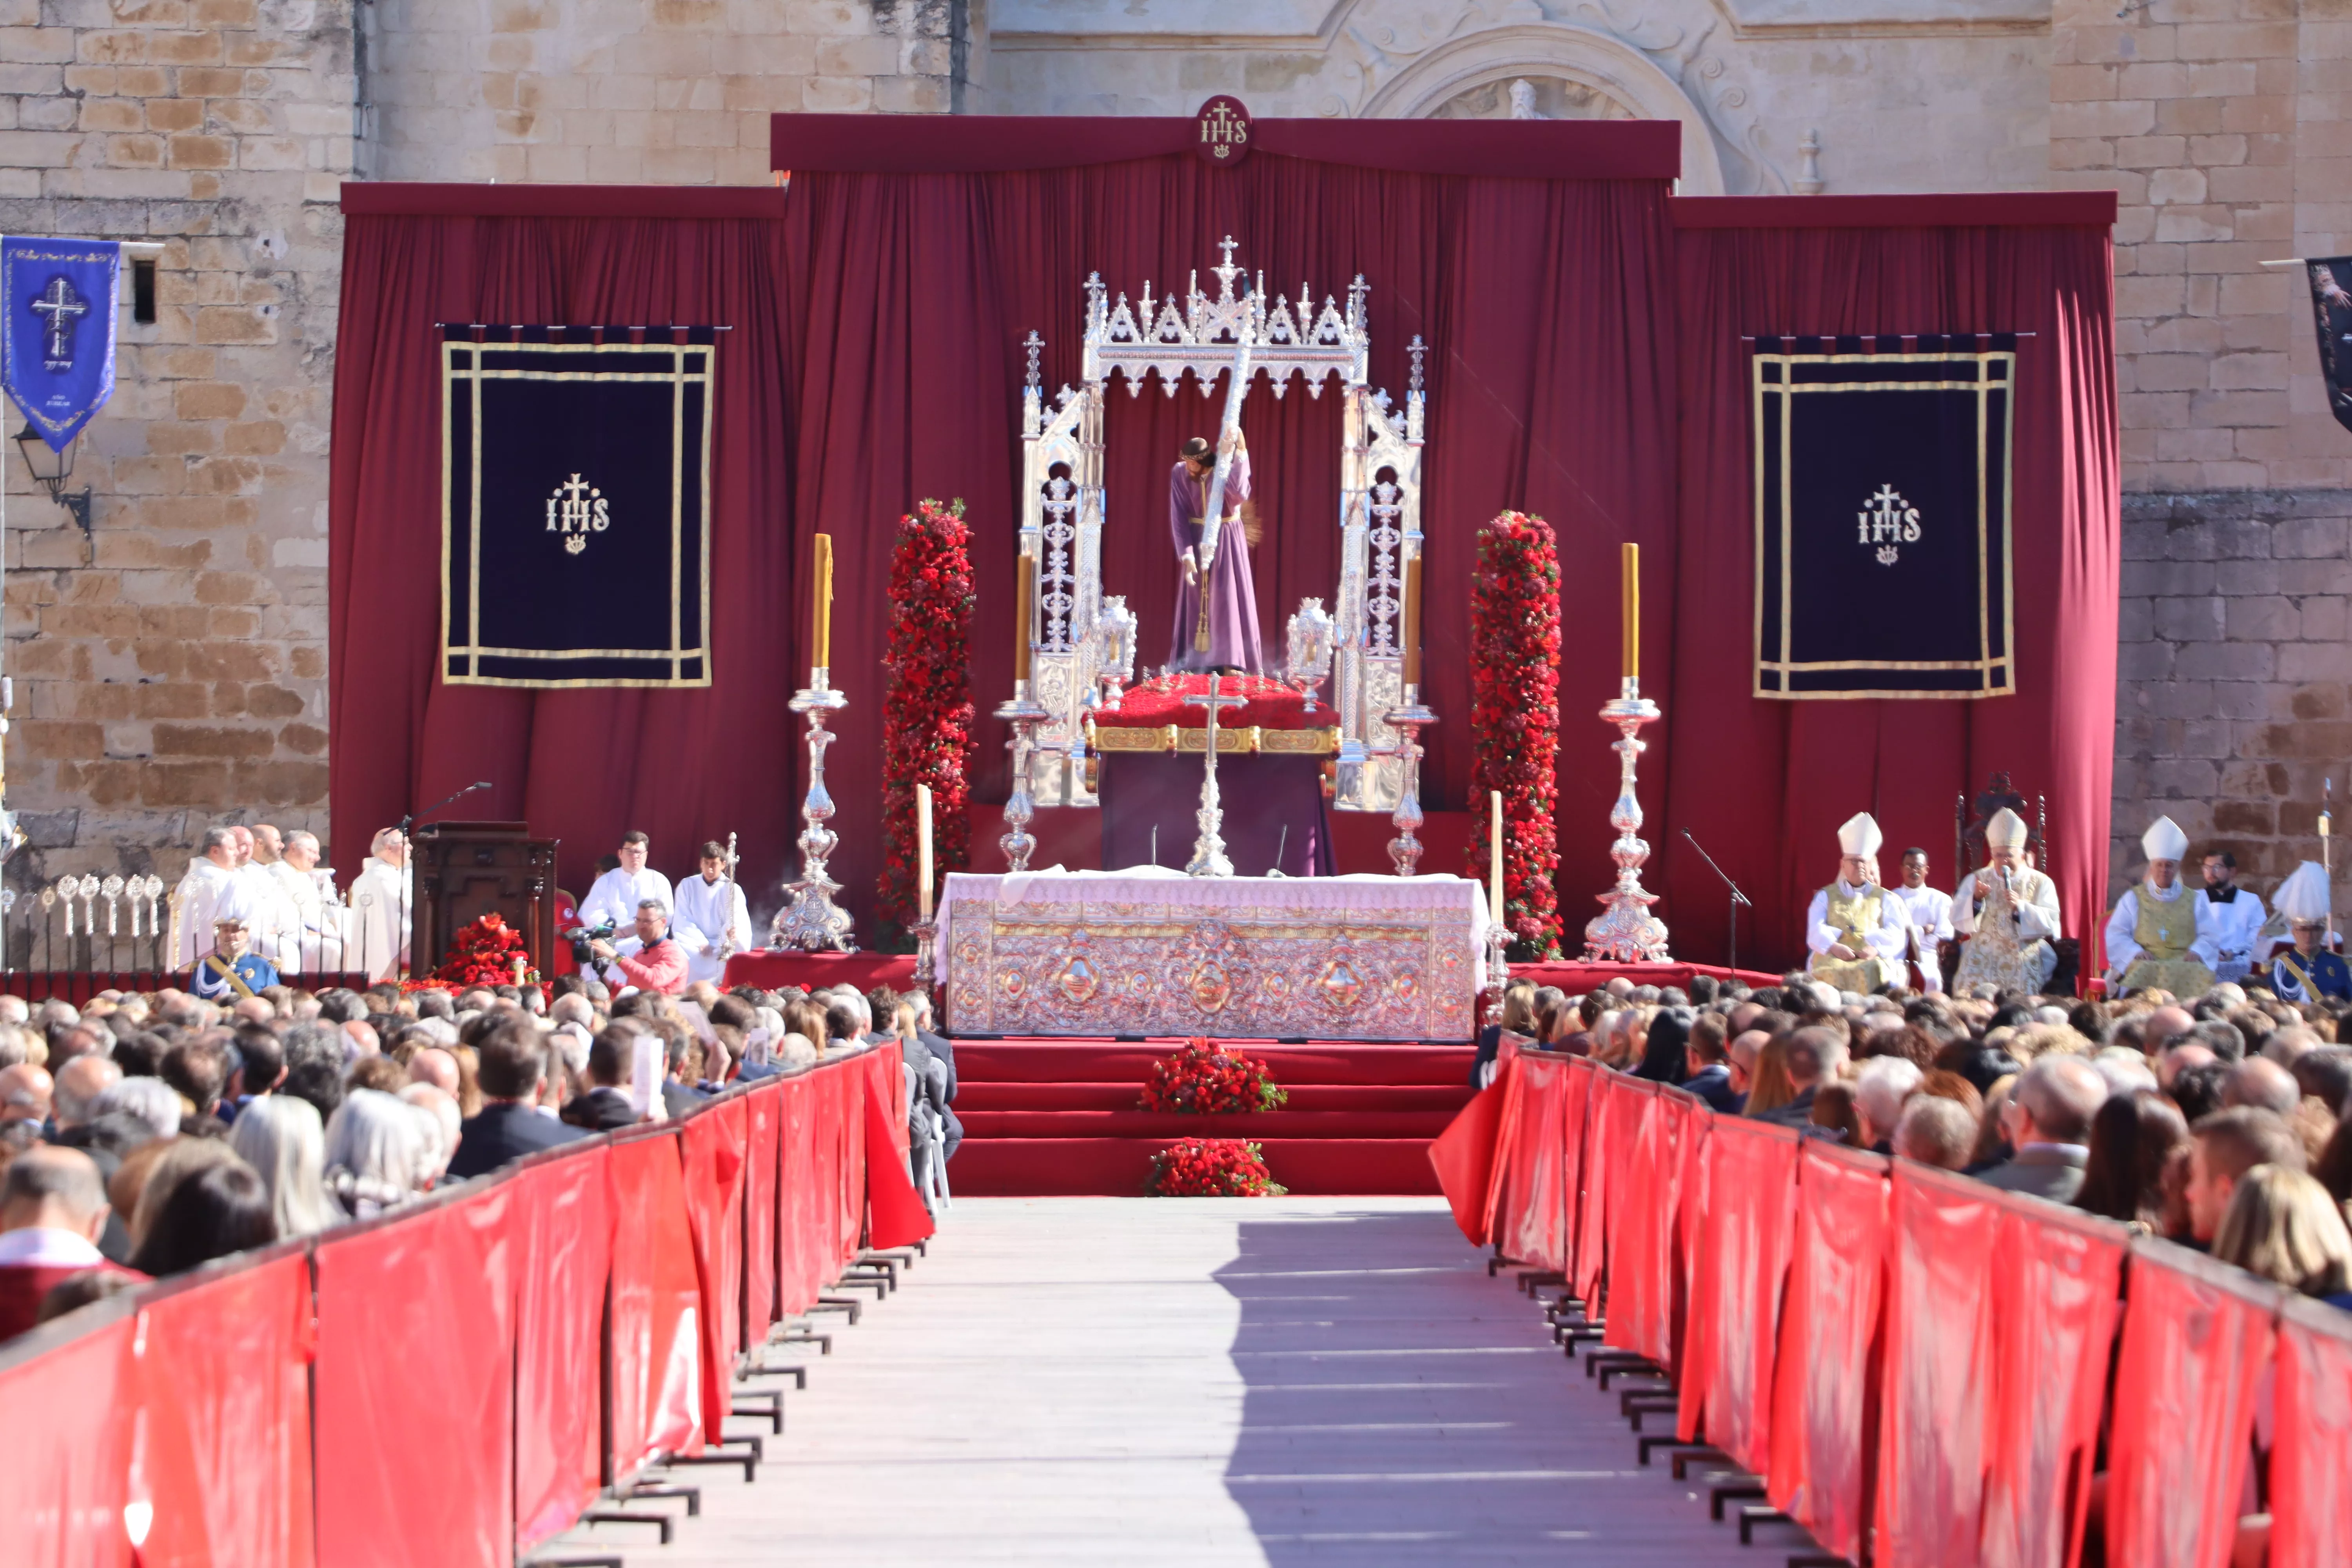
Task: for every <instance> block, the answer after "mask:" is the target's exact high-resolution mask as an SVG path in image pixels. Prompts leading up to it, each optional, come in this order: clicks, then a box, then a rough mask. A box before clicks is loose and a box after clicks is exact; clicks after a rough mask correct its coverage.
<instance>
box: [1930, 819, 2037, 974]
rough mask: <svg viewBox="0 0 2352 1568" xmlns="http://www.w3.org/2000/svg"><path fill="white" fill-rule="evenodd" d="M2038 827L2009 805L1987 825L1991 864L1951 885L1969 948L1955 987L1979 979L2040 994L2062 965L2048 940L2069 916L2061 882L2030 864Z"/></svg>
mask: <svg viewBox="0 0 2352 1568" xmlns="http://www.w3.org/2000/svg"><path fill="white" fill-rule="evenodd" d="M2031 836H2032V830H2031V829H2030V828H2028V827H2027V826H2025V818H2023V817H2021V816H2018V815H2017V813H2015V812H2013V811H2011V810H2010V809H2009V807H2007V806H2002V807H2001V808H2000V810H1999V811H1996V812H1994V813H1993V814H1992V820H1990V822H1987V823H1986V824H1985V858H1986V862H1987V863H1986V864H1985V865H1984V866H1983V867H1982V868H1980V869H1978V870H1974V871H1971V872H1969V874H1968V875H1967V876H1965V877H1963V878H1961V879H1960V885H1959V886H1958V887H1957V888H1954V889H1952V931H1953V932H1954V934H1955V935H1958V936H1959V937H1961V938H1963V939H1964V940H1965V941H1966V942H1967V945H1966V946H1964V947H1963V948H1961V950H1960V966H1959V968H1958V970H1957V971H1955V972H1954V973H1953V975H1952V988H1953V989H1954V990H1956V991H1961V992H1965V991H1966V990H1967V988H1968V987H1969V986H1971V985H1976V984H1988V985H1990V986H1992V987H1993V988H1994V989H1995V990H1997V991H2021V992H2029V993H2031V992H2038V991H2040V990H2041V989H2042V987H2043V986H2044V985H2047V984H2050V976H2051V973H2052V972H2053V971H2054V970H2056V969H2057V967H2058V950H2057V949H2056V948H2054V947H2053V946H2051V945H2050V943H2051V942H2052V941H2053V940H2054V939H2055V938H2056V937H2057V935H2058V931H2059V924H2060V921H2062V919H2063V916H2062V915H2061V914H2060V912H2059V909H2058V884H2057V883H2056V882H2053V881H2052V880H2051V879H2050V877H2049V875H2048V873H2046V872H2042V871H2037V870H2035V869H2034V868H2032V867H2031V866H2029V865H2027V864H2026V863H2025V843H2026V840H2027V839H2028V838H2029V837H2031Z"/></svg>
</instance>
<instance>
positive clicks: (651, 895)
mask: <svg viewBox="0 0 2352 1568" xmlns="http://www.w3.org/2000/svg"><path fill="white" fill-rule="evenodd" d="M652 853H653V840H651V839H650V838H648V837H646V836H645V835H644V834H642V833H638V832H635V830H632V831H630V832H627V833H624V834H622V835H621V847H620V851H619V858H620V862H621V863H620V864H619V865H618V866H616V867H614V868H613V869H612V870H610V871H607V872H605V873H604V875H603V876H601V877H599V878H597V879H596V883H595V886H593V887H592V888H590V889H588V896H587V897H586V898H584V899H583V900H580V923H581V924H582V925H583V926H586V927H588V928H589V929H590V930H592V931H593V930H594V929H595V928H596V927H598V926H603V925H610V926H611V927H612V928H613V931H614V937H615V939H616V941H630V940H634V939H633V938H631V937H630V936H629V932H630V931H631V930H632V929H633V928H634V927H635V925H636V922H637V906H638V905H640V904H642V903H644V902H645V901H646V900H647V899H658V900H661V907H662V908H663V909H665V910H675V909H677V899H676V898H674V897H672V896H671V894H670V890H669V879H668V878H667V877H665V876H663V875H662V874H661V873H660V872H659V871H656V870H654V869H652V868H649V867H647V866H646V858H647V857H648V856H650V855H651V854H652ZM627 951H629V952H635V951H636V950H635V948H630V949H628V950H627Z"/></svg>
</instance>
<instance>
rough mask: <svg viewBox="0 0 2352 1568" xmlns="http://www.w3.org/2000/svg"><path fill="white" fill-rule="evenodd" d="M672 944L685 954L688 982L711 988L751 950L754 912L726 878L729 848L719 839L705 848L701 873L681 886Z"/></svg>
mask: <svg viewBox="0 0 2352 1568" xmlns="http://www.w3.org/2000/svg"><path fill="white" fill-rule="evenodd" d="M669 934H670V940H671V941H673V942H677V945H678V946H679V947H680V948H682V949H684V950H685V952H686V981H687V984H689V985H692V984H698V983H699V982H701V981H705V980H708V981H709V982H710V983H711V984H713V985H716V984H719V978H720V976H722V975H724V974H725V973H727V960H728V959H729V958H730V957H731V956H732V955H733V954H735V953H739V952H742V951H743V950H744V949H746V948H748V947H750V946H751V909H750V907H749V906H748V905H747V904H746V903H745V902H744V901H743V889H741V888H740V887H739V886H737V885H736V881H735V879H734V878H732V877H730V876H729V875H728V874H727V849H726V847H725V846H724V845H721V844H719V843H718V842H716V841H715V840H714V841H713V842H710V843H708V844H705V845H704V846H703V847H702V874H701V875H700V876H698V877H688V879H686V880H685V881H683V882H680V883H679V884H678V885H677V908H676V909H675V910H672V911H671V914H670V922H669Z"/></svg>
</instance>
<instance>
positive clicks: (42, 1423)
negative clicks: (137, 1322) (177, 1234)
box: [0, 1314, 135, 1568]
mask: <svg viewBox="0 0 2352 1568" xmlns="http://www.w3.org/2000/svg"><path fill="white" fill-rule="evenodd" d="M36 1332H38V1331H36ZM133 1335H134V1329H133V1325H132V1321H131V1318H130V1316H129V1315H128V1314H126V1315H124V1316H122V1317H121V1318H118V1319H117V1320H115V1321H113V1322H110V1323H109V1324H107V1325H106V1326H105V1327H104V1328H101V1329H98V1330H95V1331H91V1332H89V1333H86V1334H83V1335H82V1336H81V1337H80V1338H79V1339H74V1340H69V1341H68V1342H65V1343H63V1344H60V1345H58V1346H57V1347H56V1348H54V1349H51V1350H47V1351H45V1352H41V1353H39V1354H38V1355H35V1356H33V1357H31V1358H29V1359H27V1360H25V1361H21V1362H18V1363H16V1365H15V1366H12V1367H10V1368H8V1369H7V1370H6V1371H5V1372H0V1410H5V1411H6V1412H8V1413H9V1416H10V1420H11V1423H12V1425H14V1426H16V1428H17V1432H18V1435H19V1436H18V1440H16V1441H13V1442H11V1443H10V1444H9V1446H8V1459H7V1462H6V1463H5V1464H0V1563H8V1564H10V1568H129V1565H130V1563H131V1540H130V1537H129V1536H128V1535H127V1534H126V1533H125V1532H124V1528H123V1525H124V1521H123V1516H122V1508H123V1504H124V1503H125V1502H126V1501H127V1500H128V1498H127V1496H126V1488H125V1482H126V1475H125V1468H126V1466H127V1465H128V1463H129V1460H130V1455H131V1420H130V1411H131V1392H132V1389H133V1388H134V1386H135V1384H134V1383H133V1378H134V1376H135V1373H134V1372H133V1370H132V1367H131V1340H132V1338H133ZM35 1423H37V1440H35V1441H26V1440H24V1438H25V1437H26V1436H34V1435H35V1434H34V1433H33V1432H32V1431H28V1430H27V1428H28V1427H31V1426H33V1425H34V1424H35Z"/></svg>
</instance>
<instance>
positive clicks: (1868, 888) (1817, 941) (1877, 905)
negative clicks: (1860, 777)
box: [1805, 812, 1911, 995]
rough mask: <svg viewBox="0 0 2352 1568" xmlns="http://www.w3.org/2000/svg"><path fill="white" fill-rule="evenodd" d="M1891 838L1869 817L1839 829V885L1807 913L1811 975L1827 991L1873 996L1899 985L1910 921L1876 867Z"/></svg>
mask: <svg viewBox="0 0 2352 1568" xmlns="http://www.w3.org/2000/svg"><path fill="white" fill-rule="evenodd" d="M1883 842H1885V834H1883V833H1881V832H1880V831H1879V829H1878V824H1877V823H1876V822H1875V821H1874V820H1872V818H1871V816H1870V815H1869V813H1867V812H1858V813H1856V814H1855V815H1854V816H1851V817H1848V818H1847V819H1846V822H1845V825H1844V826H1842V827H1840V828H1839V829H1838V876H1837V880H1836V881H1834V882H1832V883H1831V884H1830V885H1829V886H1827V887H1825V888H1823V889H1821V890H1820V891H1819V892H1816V893H1815V894H1814V895H1813V901H1812V903H1811V905H1810V906H1808V907H1807V909H1806V910H1805V945H1806V946H1807V947H1809V948H1811V950H1812V954H1813V956H1812V958H1811V960H1810V961H1809V962H1808V963H1807V965H1806V973H1809V974H1811V976H1812V977H1813V978H1814V979H1816V980H1819V981H1821V982H1822V984H1825V985H1832V986H1834V987H1836V988H1837V989H1838V990H1840V991H1851V992H1853V993H1854V994H1857V995H1868V994H1870V993H1871V992H1873V991H1875V990H1877V989H1878V988H1879V987H1880V986H1882V985H1891V984H1899V983H1900V982H1901V981H1903V980H1904V979H1905V978H1906V976H1905V974H1904V972H1903V954H1904V950H1905V947H1906V944H1907V943H1908V942H1909V939H1910V933H1911V926H1910V921H1908V919H1907V918H1906V912H1905V907H1904V905H1903V903H1902V901H1901V900H1897V899H1895V897H1894V896H1893V895H1891V894H1889V893H1888V892H1887V890H1886V889H1884V888H1882V887H1880V886H1878V883H1877V879H1875V878H1874V877H1873V876H1872V875H1871V862H1872V860H1873V859H1874V857H1876V855H1877V854H1878V847H1879V846H1880V844H1882V843H1883Z"/></svg>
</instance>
